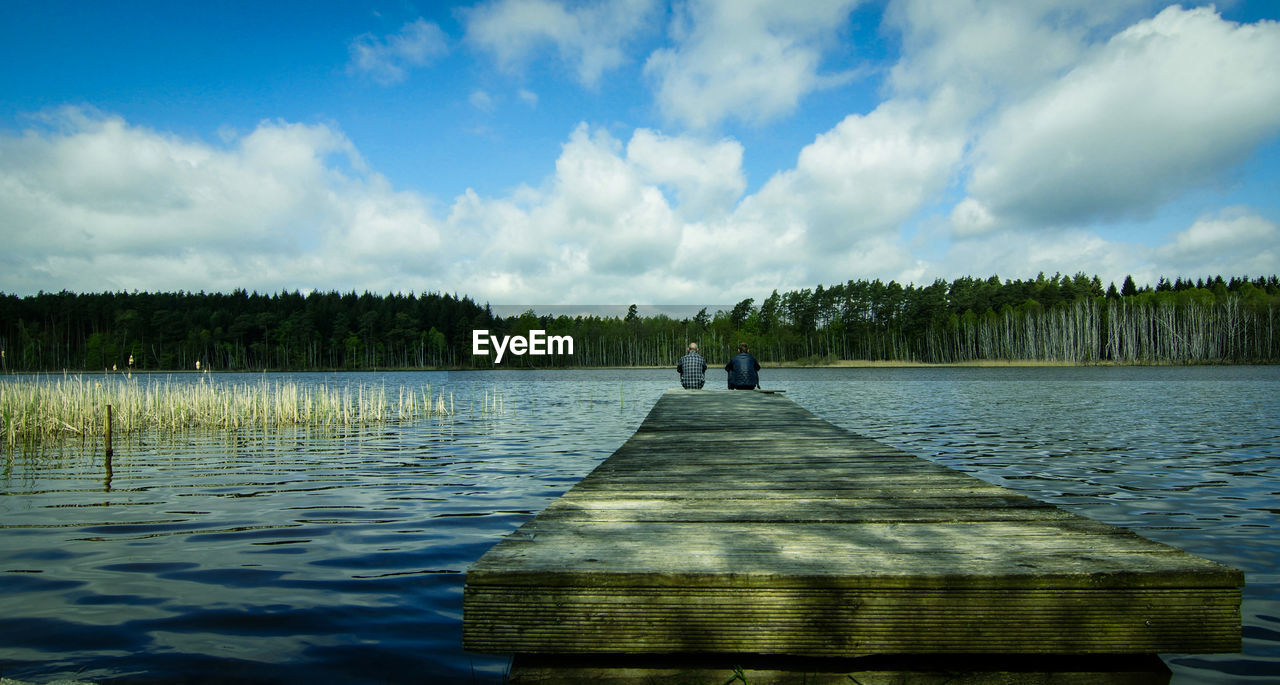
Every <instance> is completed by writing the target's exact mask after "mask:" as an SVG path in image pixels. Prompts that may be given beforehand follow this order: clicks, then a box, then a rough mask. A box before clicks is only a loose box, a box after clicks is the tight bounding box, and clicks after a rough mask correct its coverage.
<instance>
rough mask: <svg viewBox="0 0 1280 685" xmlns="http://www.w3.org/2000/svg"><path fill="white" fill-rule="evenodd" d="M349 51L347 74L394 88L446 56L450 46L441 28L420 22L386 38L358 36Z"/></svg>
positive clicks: (411, 23)
mask: <svg viewBox="0 0 1280 685" xmlns="http://www.w3.org/2000/svg"><path fill="white" fill-rule="evenodd" d="M349 50H350V53H351V61H350V62H348V63H347V73H350V74H364V75H367V76H369V77H370V78H372V79H373V80H374V81H377V82H378V83H381V84H382V85H392V84H395V83H400V82H401V81H404V80H405V79H406V78H408V75H409V69H411V68H413V67H421V66H426V65H427V64H429V63H430V62H431V61H432V60H434V59H436V58H438V57H441V56H443V55H444V54H446V53H447V52H448V51H449V42H448V38H447V37H446V36H445V34H444V31H442V30H441V29H440V27H439V26H437V25H435V24H433V23H431V22H429V21H426V20H425V19H421V18H419V19H416V20H414V21H411V22H409V23H407V24H405V25H404V26H402V27H400V31H399V32H398V33H393V34H391V35H388V36H386V37H385V38H379V37H377V36H375V35H373V34H371V33H366V34H363V35H361V36H357V37H356V38H355V40H352V41H351V45H350V47H349Z"/></svg>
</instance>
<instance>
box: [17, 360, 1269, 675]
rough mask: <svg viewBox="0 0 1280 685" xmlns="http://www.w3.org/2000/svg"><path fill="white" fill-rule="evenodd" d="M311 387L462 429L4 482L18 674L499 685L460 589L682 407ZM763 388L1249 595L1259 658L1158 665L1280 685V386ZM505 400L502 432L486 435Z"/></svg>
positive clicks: (352, 433) (1194, 378)
mask: <svg viewBox="0 0 1280 685" xmlns="http://www.w3.org/2000/svg"><path fill="white" fill-rule="evenodd" d="M177 378H178V377H175V379H177ZM214 378H216V379H218V380H219V381H226V382H245V381H246V380H248V381H252V380H253V379H254V378H255V377H254V376H244V377H235V376H215V377H214ZM296 378H297V379H300V380H302V381H304V382H308V383H324V384H331V385H332V384H344V383H371V382H377V383H381V382H386V383H387V384H388V386H395V385H401V384H409V385H411V386H413V387H419V386H422V385H426V384H428V383H429V384H431V386H432V387H433V388H434V389H437V390H440V389H444V390H445V391H446V392H450V391H451V392H453V393H454V398H453V399H454V403H455V409H456V411H457V415H456V416H455V417H454V418H453V419H452V420H448V421H439V420H436V419H431V420H427V421H423V422H421V423H418V424H414V425H399V424H390V425H382V426H374V427H368V428H365V429H362V430H346V431H343V432H337V433H335V432H332V431H308V430H305V429H289V430H284V431H276V432H273V433H271V434H269V435H263V434H261V433H254V432H249V431H246V432H241V433H236V434H232V435H229V436H210V435H207V434H188V435H178V436H172V437H170V436H157V435H147V436H141V437H134V438H130V439H126V440H123V441H120V440H118V441H117V444H116V452H115V456H114V458H113V459H112V460H111V461H109V462H107V461H105V460H104V458H103V455H102V453H101V450H100V449H96V450H95V449H94V447H95V446H88V447H86V448H80V447H79V446H75V445H73V446H67V447H65V448H62V449H59V450H49V451H46V452H44V453H42V454H39V455H30V454H28V455H6V456H5V457H4V461H3V462H0V469H2V470H0V674H3V675H5V676H8V677H16V678H28V679H32V680H48V679H50V678H52V677H54V676H60V677H75V678H79V679H84V680H124V681H134V682H137V681H149V680H156V681H174V680H199V679H201V678H204V677H208V676H209V675H210V674H214V673H216V674H217V677H218V678H219V679H239V680H250V681H254V680H256V681H277V682H304V681H312V682H317V681H318V682H388V681H389V682H418V681H422V680H427V679H430V680H457V681H465V682H498V681H500V680H501V677H502V674H503V672H504V670H505V669H506V667H507V659H505V658H503V657H502V656H501V655H481V654H470V653H466V652H463V651H462V650H461V647H460V643H461V620H462V586H463V581H464V575H463V574H464V572H465V570H466V568H467V566H468V565H469V564H470V563H471V562H472V561H474V560H475V559H477V558H478V557H479V556H480V555H481V554H482V553H483V552H484V551H485V550H487V549H488V547H489V546H491V545H492V544H493V543H494V542H495V541H496V540H497V539H498V538H500V537H501V536H502V535H505V534H506V533H507V532H509V531H511V530H513V529H514V528H515V527H517V526H518V525H520V523H522V522H523V521H525V520H527V519H528V518H529V517H531V516H533V515H534V514H535V513H536V512H537V511H539V510H541V509H542V508H543V507H544V506H545V505H546V503H547V502H549V501H550V500H551V499H553V498H555V497H556V496H558V495H559V494H561V493H562V492H564V491H565V490H566V489H567V488H569V487H570V486H572V485H573V484H574V483H575V482H577V480H578V479H579V478H581V477H582V476H583V475H584V474H585V473H587V472H588V471H589V470H590V469H591V468H593V467H594V465H595V464H596V463H598V462H599V461H600V460H601V459H603V458H605V457H607V456H608V455H609V454H610V453H611V452H612V451H613V450H614V449H615V448H616V447H617V446H618V445H620V444H621V443H622V442H623V441H624V440H625V439H626V437H627V436H628V435H630V433H631V432H632V431H633V430H634V429H635V428H636V426H638V425H639V423H640V421H641V420H642V419H643V417H644V415H645V414H646V413H647V412H648V410H649V408H650V406H652V404H653V402H654V401H655V400H656V399H657V397H658V396H659V395H660V394H661V392H662V390H663V389H665V388H669V387H674V386H675V382H674V381H675V380H676V377H675V374H674V373H673V372H667V371H565V372H542V373H533V372H508V373H470V374H468V373H453V374H444V373H417V374H413V373H405V374H378V375H371V374H344V375H339V376H334V375H333V374H313V375H308V374H303V375H298V376H296ZM716 380H717V379H716V377H715V376H714V374H713V375H712V377H711V378H710V379H709V381H710V384H711V385H714V384H715V382H716ZM763 380H764V382H765V383H766V385H767V387H771V388H776V389H785V390H787V391H788V396H789V397H791V398H792V399H794V400H796V401H797V402H799V403H800V404H802V405H804V406H805V407H807V408H809V409H811V410H812V411H814V412H815V413H817V414H819V415H820V416H823V417H824V418H827V419H829V420H831V421H833V422H834V423H837V424H839V425H842V426H845V427H848V428H850V429H852V430H854V431H857V432H860V433H863V434H867V435H870V436H872V437H875V438H877V439H880V440H883V441H885V442H888V443H891V444H894V445H896V446H899V447H902V448H904V449H906V450H907V451H910V452H912V453H915V454H918V455H920V456H923V457H926V458H929V459H933V460H936V461H939V462H941V463H944V464H947V465H949V466H952V467H954V468H958V469H962V470H964V471H967V472H970V473H972V474H973V475H975V476H977V477H979V478H983V479H985V480H989V481H991V482H995V483H998V484H1000V485H1004V486H1006V487H1010V488H1014V489H1018V490H1022V491H1025V492H1027V493H1029V494H1031V495H1033V496H1035V497H1038V498H1041V499H1045V500H1048V501H1051V502H1053V503H1055V504H1060V505H1063V506H1066V507H1069V508H1071V509H1072V510H1074V511H1077V512H1079V513H1082V514H1085V515H1087V516H1091V517H1093V518H1096V519H1100V520H1103V521H1107V522H1109V523H1114V524H1119V525H1124V526H1128V527H1131V528H1134V529H1136V530H1138V531H1140V532H1141V533H1143V534H1144V535H1147V536H1149V537H1152V538H1155V539H1159V540H1161V541H1164V542H1168V543H1170V544H1174V545H1177V546H1179V547H1182V548H1183V549H1187V550H1189V551H1191V552H1194V553H1196V554H1200V555H1203V556H1206V557H1209V558H1213V559H1216V560H1218V561H1222V562H1224V563H1227V564H1231V565H1234V566H1237V567H1239V568H1242V569H1244V570H1245V572H1246V575H1247V579H1248V586H1247V587H1246V589H1245V600H1244V612H1243V613H1244V623H1245V629H1244V646H1245V648H1244V652H1243V653H1241V654H1234V655H1195V656H1178V655H1167V656H1166V660H1167V661H1168V662H1169V664H1170V666H1171V667H1172V668H1173V669H1174V673H1175V682H1237V681H1239V682H1263V681H1268V680H1275V679H1276V678H1277V677H1280V618H1277V617H1280V572H1278V571H1277V568H1280V535H1277V514H1278V513H1280V497H1277V495H1280V466H1278V464H1280V461H1278V460H1277V448H1276V444H1277V438H1280V419H1277V417H1278V416H1280V393H1278V392H1277V390H1278V389H1280V369H1276V368H1274V367H1265V368H1256V367H1255V368H1251V369H1245V368H1240V367H1216V368H1209V367H1196V368H1156V369H1105V368H1097V369H1094V368H1086V369H896V370H866V369H842V370H837V371H830V370H816V369H798V370H766V372H765V373H764V376H763ZM495 390H497V391H498V392H500V393H501V394H502V396H503V412H502V413H501V414H500V415H497V416H494V415H491V414H485V413H482V412H481V411H480V405H481V403H482V402H483V397H484V394H485V393H492V392H494V391H495Z"/></svg>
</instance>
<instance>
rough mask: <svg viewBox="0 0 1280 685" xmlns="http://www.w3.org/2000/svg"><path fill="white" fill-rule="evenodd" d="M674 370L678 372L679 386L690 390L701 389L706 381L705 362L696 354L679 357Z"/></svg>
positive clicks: (691, 353)
mask: <svg viewBox="0 0 1280 685" xmlns="http://www.w3.org/2000/svg"><path fill="white" fill-rule="evenodd" d="M676 370H677V371H679V372H680V385H683V386H684V387H685V388H688V389H690V390H696V389H699V388H701V387H702V385H703V383H705V382H706V381H707V360H706V359H703V358H702V355H700V354H698V353H697V352H690V353H689V354H686V355H685V356H683V357H681V358H680V363H679V364H676Z"/></svg>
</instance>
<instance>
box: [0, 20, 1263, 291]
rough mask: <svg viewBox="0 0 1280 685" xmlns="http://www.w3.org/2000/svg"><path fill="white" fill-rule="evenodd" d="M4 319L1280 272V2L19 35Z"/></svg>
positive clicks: (6, 205)
mask: <svg viewBox="0 0 1280 685" xmlns="http://www.w3.org/2000/svg"><path fill="white" fill-rule="evenodd" d="M3 15H4V20H3V21H2V22H0V61H2V63H3V64H4V65H5V69H3V70H0V240H3V242H4V243H5V244H6V245H7V246H8V247H7V249H5V250H0V291H5V292H11V293H18V294H29V293H34V292H36V291H39V290H45V291H56V290H62V289H69V290H76V291H102V290H122V289H123V290H135V289H136V290H152V291H155V290H177V289H184V290H223V291H226V290H231V289H234V288H246V289H250V290H258V291H260V292H275V291H279V290H295V289H297V290H302V291H304V292H305V291H309V290H331V289H337V290H351V289H355V290H359V291H363V290H370V291H373V292H392V291H400V292H408V291H416V292H423V291H446V292H457V293H460V294H464V293H465V294H469V295H471V296H473V297H476V298H478V299H480V300H484V301H490V302H493V303H545V304H606V303H609V304H612V303H622V302H640V303H651V304H679V303H698V302H734V301H737V300H740V299H742V298H744V297H755V298H762V297H764V296H765V295H767V294H768V293H769V291H771V290H773V289H775V288H778V289H787V288H798V287H812V286H815V285H817V284H819V283H824V284H829V283H833V282H840V281H844V280H848V279H871V278H880V279H885V280H888V279H896V280H898V281H900V282H915V283H928V282H932V281H933V280H934V279H935V278H944V279H948V280H949V279H952V278H955V277H958V276H963V275H974V276H988V275H991V274H998V275H999V276H1001V277H1005V278H1028V277H1034V276H1035V275H1036V274H1037V273H1038V272H1042V271H1043V272H1046V273H1050V274H1051V273H1054V272H1063V273H1075V272H1079V271H1083V272H1086V273H1089V274H1098V275H1100V276H1102V277H1103V279H1104V280H1116V281H1117V282H1118V281H1119V280H1120V279H1122V278H1123V277H1124V275H1125V274H1133V275H1134V276H1135V278H1137V279H1138V280H1139V281H1140V282H1141V281H1146V282H1154V280H1155V279H1156V278H1158V277H1160V276H1167V277H1170V278H1173V277H1176V276H1187V277H1192V278H1196V277H1203V276H1208V275H1216V274H1223V275H1270V274H1275V273H1280V227H1278V226H1280V200H1277V198H1278V197H1280V192H1277V190H1280V79H1276V78H1275V66H1274V65H1276V64H1280V25H1278V24H1277V23H1276V19H1277V18H1278V17H1280V7H1278V6H1277V5H1275V4H1274V3H1270V2H1253V3H1249V2H1226V3H1219V4H1218V5H1216V6H1210V5H1204V6H1199V5H1190V4H1187V5H1167V4H1166V3H1156V2H1147V1H1145V0H1142V1H1111V0H1107V1H1097V2H1080V1H1071V2H1066V1H1059V0H1036V1H1035V2H1028V1H1020V0H1009V1H998V0H991V1H985V2H980V1H978V0H955V1H949V2H925V1H924V0H903V1H901V2H899V1H897V0H890V1H888V2H856V1H849V0H822V1H810V2H804V1H802V2H793V3H776V2H755V1H748V0H732V1H728V0H725V1H714V2H713V1H698V2H676V3H661V2H654V1H651V0H620V1H618V2H611V3H578V2H563V1H558V0H489V1H486V2H478V3H458V4H445V3H435V2H417V3H415V2H404V1H401V2H396V3H390V4H365V3H356V2H331V3H321V2H307V3H287V2H279V3H234V2H222V3H207V2H206V3H186V2H164V3H140V2H131V3H119V4H113V3H81V2H65V3H64V2H40V3H34V2H20V3H8V4H7V5H6V7H5V8H4V10H3Z"/></svg>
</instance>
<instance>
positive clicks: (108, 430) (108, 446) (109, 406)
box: [106, 404, 113, 465]
mask: <svg viewBox="0 0 1280 685" xmlns="http://www.w3.org/2000/svg"><path fill="white" fill-rule="evenodd" d="M106 446H107V459H108V460H109V459H111V454H112V452H113V450H112V449H111V405H109V404H108V405H107V436H106ZM107 463H108V465H110V463H111V462H110V461H108V462H107Z"/></svg>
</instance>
